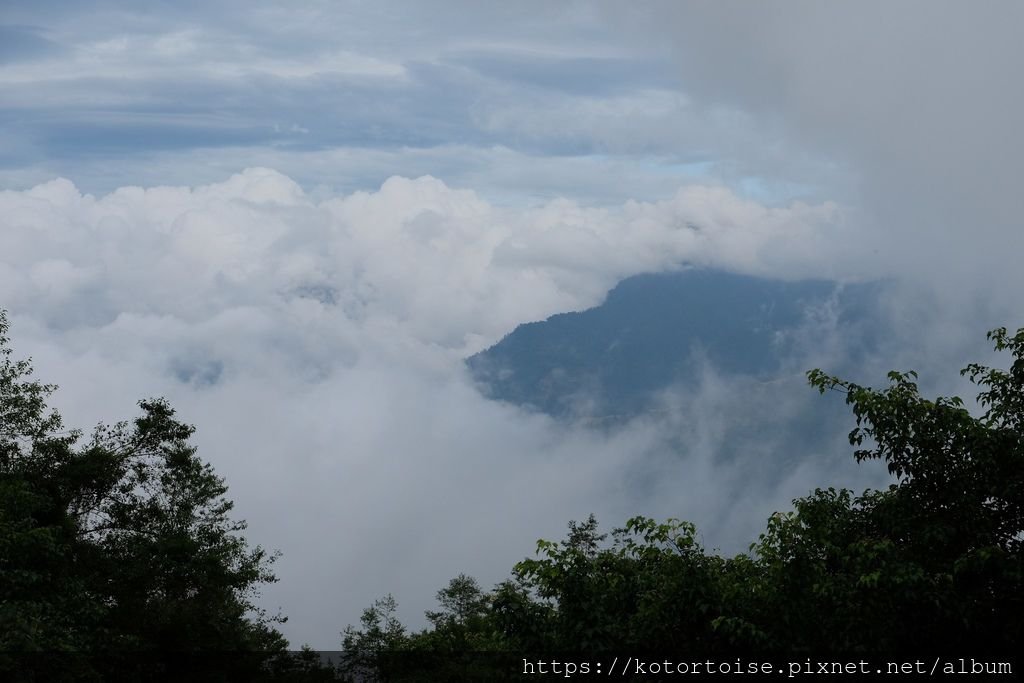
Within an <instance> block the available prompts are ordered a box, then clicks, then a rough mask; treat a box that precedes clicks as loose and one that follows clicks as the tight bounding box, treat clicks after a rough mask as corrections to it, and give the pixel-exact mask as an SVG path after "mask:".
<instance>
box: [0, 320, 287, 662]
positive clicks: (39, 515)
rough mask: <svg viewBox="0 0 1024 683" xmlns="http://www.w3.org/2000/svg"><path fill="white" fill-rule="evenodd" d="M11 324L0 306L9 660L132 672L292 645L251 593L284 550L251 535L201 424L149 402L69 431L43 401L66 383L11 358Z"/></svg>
mask: <svg viewBox="0 0 1024 683" xmlns="http://www.w3.org/2000/svg"><path fill="white" fill-rule="evenodd" d="M7 330H8V323H7V318H6V316H5V314H4V313H3V312H2V311H0V653H6V655H4V654H0V666H3V665H7V666H13V665H15V664H17V662H12V661H10V659H9V658H10V657H13V656H15V655H13V654H12V653H21V654H20V656H21V657H22V658H24V657H25V656H27V654H26V653H31V652H40V653H48V654H51V655H52V654H55V653H65V654H66V655H67V656H65V657H64V658H62V659H61V660H60V661H61V662H62V663H63V665H64V666H68V665H69V663H73V662H74V661H75V657H74V655H75V654H76V653H78V654H83V653H89V654H96V653H104V655H105V661H107V663H108V665H109V670H114V669H118V670H121V671H123V670H125V667H128V666H129V665H130V661H129V660H131V659H132V658H134V659H135V661H139V658H138V657H137V656H136V655H137V654H138V653H144V652H178V653H199V652H208V653H226V652H239V651H252V652H279V651H283V650H284V649H285V648H286V642H285V640H284V638H283V637H282V636H281V634H280V633H279V632H278V631H277V630H276V628H275V626H274V623H275V621H278V620H279V618H278V617H276V616H269V615H267V614H265V613H264V612H263V611H262V610H260V609H259V608H258V607H257V605H256V603H255V601H254V598H255V597H256V591H257V589H258V587H259V586H260V585H261V584H265V583H267V582H271V581H274V580H276V579H275V577H274V574H273V573H272V571H271V565H272V563H273V560H274V556H273V555H271V554H268V553H267V551H265V550H264V549H263V548H261V547H259V546H256V547H252V546H250V545H249V543H248V542H247V541H246V540H245V538H244V537H243V536H242V535H241V532H242V531H243V530H244V529H245V523H244V522H241V521H237V520H234V519H232V517H231V515H230V513H231V510H232V505H233V504H232V502H231V501H230V500H228V499H227V498H226V493H227V487H226V485H225V483H224V480H223V479H221V478H220V477H218V476H217V475H216V474H215V473H214V471H213V469H212V468H211V467H210V465H209V464H206V463H204V462H203V461H202V460H200V459H199V457H198V456H197V453H196V449H195V447H194V446H192V445H191V444H190V441H189V440H190V438H191V437H192V434H193V428H192V427H190V426H188V425H186V424H183V423H182V422H180V421H178V420H177V419H175V413H174V410H173V409H172V408H171V407H170V405H168V403H167V402H166V401H164V400H162V399H150V400H144V401H141V402H140V403H139V407H140V409H141V410H140V414H139V416H138V417H136V418H135V419H134V420H132V421H130V422H121V423H118V424H115V425H113V426H107V425H100V426H98V427H97V428H96V429H95V430H94V431H93V432H92V434H91V435H90V436H88V437H86V436H84V435H83V434H82V432H80V431H79V430H75V429H65V427H64V425H63V422H62V420H61V417H60V415H59V414H57V413H56V412H55V411H53V410H51V409H48V408H47V406H46V401H47V398H48V396H49V395H50V394H51V393H52V392H53V391H54V389H55V387H54V386H53V385H49V384H44V383H42V382H40V381H38V380H35V379H33V378H32V366H31V364H30V362H29V361H28V360H15V359H14V358H13V357H12V351H11V349H10V346H9V343H8V337H7ZM4 656H6V657H8V660H6V661H5V660H3V659H2V658H3V657H4ZM83 657H84V654H83ZM95 661H96V660H95V659H91V660H90V661H89V662H86V661H84V660H83V661H82V662H81V663H80V664H81V666H83V667H86V668H87V669H88V667H90V666H93V664H94V663H95ZM21 663H22V664H24V661H22V662H21Z"/></svg>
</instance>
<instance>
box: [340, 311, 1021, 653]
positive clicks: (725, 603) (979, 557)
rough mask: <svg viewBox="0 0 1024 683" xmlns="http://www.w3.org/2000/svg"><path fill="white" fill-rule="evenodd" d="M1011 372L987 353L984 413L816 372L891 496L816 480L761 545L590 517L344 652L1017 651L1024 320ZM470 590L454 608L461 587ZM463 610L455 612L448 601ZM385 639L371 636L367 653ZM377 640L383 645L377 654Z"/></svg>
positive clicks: (1009, 342) (1000, 336) (1002, 345)
mask: <svg viewBox="0 0 1024 683" xmlns="http://www.w3.org/2000/svg"><path fill="white" fill-rule="evenodd" d="M989 338H990V339H991V340H992V341H994V343H995V348H996V349H997V350H999V351H1009V352H1010V354H1011V355H1012V362H1011V365H1010V368H1009V369H1008V370H1001V369H993V368H989V367H985V366H981V365H977V364H973V365H970V366H968V367H967V368H966V369H965V370H964V371H963V374H965V375H967V376H968V377H969V378H970V379H971V380H972V381H973V382H974V383H976V384H977V385H978V386H979V388H980V390H981V392H980V394H979V397H978V400H979V405H980V407H981V410H982V411H983V414H981V415H980V416H975V415H972V414H971V413H970V412H969V411H968V410H967V409H966V408H965V407H964V405H963V402H962V401H961V400H960V399H959V398H955V397H954V398H941V397H940V398H937V399H934V400H929V399H926V398H924V397H922V396H921V395H920V393H919V391H918V387H917V384H916V381H915V380H916V375H915V374H914V373H912V372H910V373H898V372H893V373H890V375H889V380H890V385H889V386H888V387H887V388H885V389H883V390H874V389H871V388H868V387H862V386H859V385H857V384H853V383H851V382H847V381H843V380H841V379H838V378H835V377H831V376H829V375H826V374H825V373H822V372H821V371H817V370H815V371H812V372H810V373H808V377H809V381H810V383H811V385H812V386H814V387H816V388H817V389H819V390H820V391H821V392H822V393H824V392H826V391H829V390H835V391H839V392H843V393H844V394H845V398H846V402H847V403H848V404H849V405H850V406H851V408H852V411H853V414H854V417H855V419H856V427H855V429H854V430H853V431H852V432H851V433H850V443H851V444H852V445H853V446H855V447H856V450H855V453H854V456H855V457H856V458H857V460H858V461H872V460H878V461H882V462H884V463H885V464H886V465H887V466H888V469H889V472H890V473H891V474H892V476H893V478H894V483H893V484H892V485H891V486H889V488H888V489H887V490H883V491H867V492H865V493H863V494H862V495H855V494H854V493H853V492H851V491H848V490H835V489H827V490H822V489H819V490H816V491H814V492H813V493H812V494H811V495H810V496H808V497H806V498H801V499H798V500H796V501H794V508H793V510H792V511H790V512H787V513H777V514H775V515H773V516H772V517H771V519H770V520H769V522H768V526H767V529H766V531H765V532H764V533H763V534H762V535H761V537H760V538H759V540H758V541H757V542H756V543H754V544H753V545H751V547H750V552H749V553H746V554H742V555H739V556H736V557H731V558H723V557H720V556H718V555H715V554H709V553H707V552H705V551H704V549H702V548H701V547H700V545H699V543H698V542H697V537H696V532H695V529H694V527H693V526H692V525H690V524H688V523H685V522H680V521H677V520H669V521H668V522H666V523H663V524H661V523H656V522H655V521H653V520H650V519H645V518H642V517H637V518H634V519H631V520H629V521H628V522H627V523H626V525H625V526H624V527H623V528H621V529H617V530H615V531H613V532H612V535H611V539H610V542H609V539H608V538H607V537H606V536H605V535H602V534H600V533H599V532H598V527H597V522H596V521H595V520H594V518H593V517H591V518H590V519H588V520H587V521H586V522H583V523H571V524H570V528H569V534H568V537H567V539H566V540H564V541H561V542H550V541H539V542H538V547H537V557H535V558H531V559H526V560H523V561H522V562H520V563H519V564H517V565H516V566H515V568H514V570H513V572H512V577H511V579H510V580H508V581H506V582H504V583H502V584H500V585H498V586H497V587H496V588H495V589H494V590H493V591H489V592H483V591H481V590H480V588H479V587H478V586H477V585H476V583H475V582H473V581H472V580H471V579H468V578H467V577H459V578H458V579H455V580H454V581H453V582H452V584H451V586H449V588H448V589H446V591H447V592H446V591H442V593H441V595H440V596H439V597H441V602H442V604H444V605H448V607H447V609H446V611H445V612H444V614H446V615H447V616H445V617H444V618H438V617H436V616H431V619H430V621H431V625H430V627H428V628H427V629H425V630H423V631H422V632H419V633H407V632H406V631H405V629H404V628H403V627H402V626H401V624H398V623H397V622H396V621H395V620H394V619H393V616H391V613H392V612H393V610H394V602H393V600H389V601H388V602H387V610H388V611H387V613H386V614H385V613H383V612H381V611H380V609H379V606H378V608H375V609H371V610H368V611H367V614H366V615H365V616H364V621H363V628H362V629H356V628H352V627H350V628H349V629H348V630H347V631H346V634H345V643H344V644H345V647H346V649H348V650H349V651H351V652H353V653H357V654H361V655H362V656H363V659H362V660H361V662H362V664H363V665H364V666H365V665H366V664H367V662H368V661H370V662H372V661H373V655H374V654H375V653H379V652H380V651H382V650H384V649H387V650H390V651H393V650H396V649H397V650H416V649H418V648H428V649H431V650H432V651H439V650H440V651H444V650H446V649H447V650H449V651H452V652H456V651H458V650H459V649H460V648H467V647H471V648H477V649H492V650H522V651H574V652H580V651H601V650H604V651H617V652H628V651H633V652H638V651H641V652H642V651H645V650H646V651H658V652H670V653H673V654H675V655H679V656H683V655H687V654H692V655H695V656H699V657H708V656H714V655H726V656H728V655H735V654H737V653H741V652H751V651H759V652H771V653H775V654H779V655H782V654H785V655H790V656H797V655H801V654H808V655H820V654H823V653H829V652H836V653H839V652H842V653H856V652H860V653H883V652H889V653H891V652H917V653H919V652H925V651H928V652H935V653H939V652H942V653H953V652H960V653H964V652H971V651H978V650H977V649H972V648H981V649H984V650H986V651H992V650H997V651H1002V652H1015V651H1016V647H1017V646H1018V645H1019V643H1020V642H1024V604H1022V603H1024V559H1022V541H1024V508H1022V504H1024V329H1022V330H1020V331H1018V332H1017V333H1016V334H1015V335H1010V334H1009V333H1008V332H1007V331H1006V330H1005V329H998V330H995V331H993V332H991V333H989ZM452 594H456V595H459V596H460V598H459V600H458V601H457V602H455V603H453V602H452V601H451V600H450V599H449V600H447V601H446V599H447V598H449V597H450V596H451V595H452ZM453 604H454V605H459V606H461V607H459V608H457V609H456V608H453V607H452V605H453ZM371 644H372V647H369V646H370V645H371ZM373 648H377V649H376V650H374V649H373Z"/></svg>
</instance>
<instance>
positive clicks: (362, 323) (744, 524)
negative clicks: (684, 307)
mask: <svg viewBox="0 0 1024 683" xmlns="http://www.w3.org/2000/svg"><path fill="white" fill-rule="evenodd" d="M143 9H144V11H143ZM1022 15H1024V6H1022V5H1020V4H1019V3H1013V2H998V1H995V2H989V3H985V4H983V5H968V4H965V3H959V4H956V3H944V2H938V3H935V2H928V3H925V2H911V1H908V2H902V3H899V4H898V5H893V4H892V3H883V2H860V3H847V4H843V5H839V4H836V3H827V4H826V3H812V2H796V1H793V2H787V3H773V4H762V5H756V6H751V5H743V6H742V7H740V6H739V5H737V4H732V3H714V4H712V3H690V2H639V3H628V4H627V3H600V2H564V3H542V2H519V3H497V2H484V3H476V2H473V3H470V2H462V1H443V0H439V1H438V2H432V3H411V2H410V3H393V2H373V3H369V2H302V3H288V4H281V3H271V2H261V1H255V2H253V1H249V2H244V3H243V2H231V1H228V0H224V1H212V2H209V1H207V2H201V3H200V2H189V1H184V2H173V3H171V2H156V3H147V4H146V5H145V7H144V8H143V6H141V5H139V4H138V3H131V2H123V1H122V2H118V1H116V0H111V1H102V0H86V1H85V2H75V3H70V2H40V1H39V0H36V1H34V2H21V1H19V0H7V1H6V2H4V3H3V6H2V7H0V307H3V308H5V309H6V310H7V311H8V312H9V314H10V318H11V323H12V330H11V336H12V341H13V345H14V348H15V350H16V352H17V353H19V354H21V355H31V356H32V357H33V358H34V361H35V365H36V368H37V373H38V375H39V376H40V377H41V378H42V379H44V380H46V381H53V382H56V383H58V384H60V385H61V389H60V391H59V392H58V393H57V394H56V395H55V397H54V404H55V405H56V406H57V407H59V408H60V409H61V411H62V412H63V413H64V414H65V418H66V420H65V421H66V422H67V423H69V424H76V425H82V426H88V425H91V424H95V423H96V422H98V421H101V420H102V421H115V420H118V419H124V418H128V417H131V416H132V415H133V414H134V411H135V402H136V401H137V400H139V399H141V398H145V397H148V396H159V395H162V396H166V397H168V398H169V399H170V400H171V402H172V404H173V405H175V407H177V409H178V410H179V414H180V415H181V417H182V418H183V419H185V420H186V421H188V422H191V423H193V424H195V425H196V427H197V430H198V431H197V437H196V438H197V444H198V445H199V446H200V454H201V455H203V457H205V458H206V459H208V460H209V461H210V462H212V463H213V464H214V466H215V467H216V469H217V471H218V472H219V473H221V474H222V475H224V476H226V477H227V481H228V484H229V486H230V487H231V496H232V497H233V498H234V500H235V501H236V503H237V508H236V509H237V510H238V512H239V514H240V516H242V517H245V518H246V519H248V520H249V522H250V529H249V537H250V538H251V539H252V540H253V541H254V542H258V543H260V544H262V545H264V546H267V547H269V548H277V549H280V550H281V551H282V553H283V556H282V559H281V560H280V561H279V562H278V565H277V570H278V574H279V576H280V577H281V581H280V583H279V584H276V585H274V586H271V587H268V588H267V589H266V590H265V591H264V597H263V600H264V604H266V605H267V606H268V607H270V608H271V609H272V610H276V609H277V608H278V607H279V608H280V609H281V611H282V612H283V613H285V614H287V615H288V616H289V618H290V621H289V622H288V624H286V625H285V627H284V630H285V633H286V635H287V636H288V637H289V638H291V639H292V642H293V644H295V645H298V644H301V643H303V642H308V643H310V644H312V645H313V646H315V647H320V648H328V649H329V648H332V647H337V645H338V642H339V640H340V638H339V637H338V635H337V634H338V631H340V630H341V629H342V628H343V627H344V626H345V625H346V624H349V623H355V622H357V620H358V617H359V612H360V610H361V609H362V608H363V607H365V606H368V605H369V604H370V603H371V602H372V601H373V600H374V599H375V598H377V597H380V596H382V595H384V594H385V593H388V592H391V593H393V594H394V595H395V597H396V598H397V599H398V601H399V604H400V605H401V613H402V616H403V617H404V618H406V619H407V620H409V621H410V622H416V620H417V619H419V620H420V622H422V617H421V616H417V615H421V613H422V610H423V609H426V608H430V607H432V604H431V603H432V596H433V593H434V592H435V591H436V590H437V589H439V588H441V587H442V586H443V585H444V584H445V583H446V582H447V580H448V579H449V578H451V577H452V576H455V575H456V574H458V573H459V572H467V573H471V574H475V575H477V576H478V578H480V579H481V581H482V583H484V584H485V585H490V584H493V583H494V582H496V581H499V580H501V579H503V578H505V576H507V573H508V570H509V568H510V567H511V565H512V563H513V562H515V561H516V560H518V559H521V558H522V557H524V556H527V555H529V554H530V553H531V552H532V550H533V544H534V542H535V540H536V539H537V538H538V537H546V538H557V537H560V536H561V535H562V533H563V532H564V529H565V524H566V523H567V522H568V521H569V520H570V519H582V518H585V517H586V515H587V514H589V513H590V512H595V513H597V515H598V518H599V519H601V520H603V521H604V522H605V524H606V525H607V526H614V525H617V524H621V523H622V522H623V521H624V520H625V519H626V518H627V517H628V516H631V515H632V514H636V513H639V512H643V513H647V514H652V515H655V516H659V517H667V516H676V517H683V518H689V519H693V520H694V521H695V522H697V523H698V526H699V527H700V528H701V529H702V532H703V534H704V539H705V542H706V543H707V545H708V546H709V547H722V548H725V549H728V550H729V551H732V552H735V551H739V550H742V549H743V548H745V546H746V543H748V542H749V541H751V540H753V539H754V537H756V533H757V531H758V530H759V529H761V528H762V527H763V523H764V519H765V518H766V516H767V515H768V514H770V512H771V511H773V510H776V509H779V508H780V507H784V506H785V504H786V501H788V500H789V499H791V498H793V497H795V496H798V495H804V494H806V493H807V492H808V490H809V489H810V488H812V487H813V486H815V485H819V484H823V483H827V482H830V481H836V482H841V483H842V482H845V483H853V484H865V485H866V483H874V482H877V477H875V478H873V475H872V474H871V473H870V472H865V471H864V468H855V467H851V466H850V463H849V460H850V458H849V449H848V447H845V446H844V445H843V443H842V439H841V438H839V439H838V440H837V444H836V453H835V454H829V456H828V458H819V459H817V460H815V459H812V458H809V457H808V458H803V459H798V460H796V461H794V464H793V465H792V466H791V467H789V468H788V469H785V470H784V471H783V472H782V473H781V474H779V475H778V476H777V477H776V479H775V480H773V482H772V484H771V486H767V487H765V486H763V485H762V486H760V487H759V486H758V481H759V472H760V471H759V470H758V467H763V466H759V465H758V464H757V462H758V461H757V460H756V458H754V457H753V456H752V457H751V458H750V459H748V460H745V461H743V462H741V463H735V462H733V463H724V462H721V461H720V460H716V458H715V446H716V444H717V443H720V442H721V440H722V439H723V438H724V435H725V434H727V433H728V432H729V430H730V422H729V414H730V412H731V411H734V409H735V406H736V405H740V404H742V405H744V406H745V409H744V410H745V411H746V412H747V413H750V414H754V415H757V416H759V419H763V420H764V421H765V423H766V424H767V423H770V422H771V421H772V419H773V416H775V415H776V414H777V413H778V412H779V411H782V412H783V413H785V411H787V410H796V409H797V408H798V407H799V406H800V405H802V402H803V401H804V400H806V399H807V397H806V394H807V393H808V392H809V390H808V389H806V388H805V387H802V386H801V382H799V381H795V382H785V383H783V386H781V388H778V392H777V394H775V395H771V396H768V395H765V394H764V393H763V392H757V391H753V392H752V391H750V387H747V386H738V385H736V382H735V380H730V379H727V378H722V377H717V376H715V375H714V373H713V372H710V371H709V373H708V374H707V375H706V376H705V379H704V381H703V382H702V383H701V385H700V386H699V387H697V388H693V387H690V388H689V389H688V390H687V391H686V392H685V393H680V394H678V395H673V396H666V397H665V400H666V402H667V403H668V404H670V405H672V406H673V415H674V417H673V418H672V419H670V420H667V421H653V420H646V421H643V420H641V421H638V422H637V423H635V424H632V425H629V426H628V427H626V428H624V429H622V430H620V431H617V432H615V433H614V434H606V433H596V432H593V431H588V430H587V429H583V428H578V427H574V426H571V425H563V424H556V423H553V422H551V421H550V420H548V419H547V418H545V417H543V416H538V415H531V414H528V413H525V412H523V411H521V410H518V409H516V408H514V407H511V406H506V405H501V404H496V403H493V402H489V401H487V400H485V399H484V398H482V396H481V395H480V394H479V392H478V391H476V389H475V387H474V386H473V385H472V383H471V381H470V379H469V378H468V377H467V376H466V372H465V368H464V367H463V365H462V360H463V359H464V358H466V357H467V356H469V355H471V354H473V353H475V352H477V351H480V350H482V349H484V348H487V347H488V346H489V345H491V344H493V343H495V342H497V341H498V340H500V339H501V338H502V336H504V335H505V334H507V333H508V332H510V331H512V330H513V329H514V328H515V326H516V325H518V324H520V323H523V322H528V321H533V320H541V319H544V318H545V317H547V316H550V315H552V314H554V313H558V312H564V311H571V310H581V309H584V308H587V307H589V306H593V305H596V304H598V303H600V301H601V300H602V298H603V296H604V294H605V292H607V290H608V289H610V288H611V287H612V286H614V284H615V283H616V282H617V281H619V280H620V279H622V278H624V277H627V276H629V275H633V274H637V273H642V272H656V271H662V270H667V269H672V268H677V267H679V266H680V265H681V264H694V265H705V266H714V267H719V268H725V269H728V270H733V271H736V272H743V273H752V274H757V275H763V276H770V277H780V278H786V279H795V278H802V277H825V278H833V279H837V280H839V281H859V280H872V279H883V280H885V281H887V282H891V283H892V288H891V290H890V292H891V293H890V295H889V298H888V300H887V302H886V316H887V318H886V319H887V320H888V321H889V323H888V326H889V329H887V330H886V332H887V334H889V335H890V338H891V340H892V342H891V343H890V344H889V345H888V347H887V350H888V353H889V355H887V356H886V357H885V358H879V359H878V361H877V367H874V366H873V367H871V368H866V369H865V372H866V373H867V374H871V372H874V371H875V370H880V371H881V370H885V369H890V368H891V367H913V368H916V369H919V370H928V369H934V370H935V374H934V378H933V379H928V378H925V377H924V373H922V374H923V379H922V383H923V384H924V385H925V386H927V387H928V388H934V389H935V390H937V391H938V390H942V391H956V392H961V393H964V394H965V395H968V394H969V388H965V387H964V386H963V384H962V383H961V382H960V381H959V378H956V377H953V376H954V375H955V372H953V370H955V369H957V368H959V367H961V366H962V365H963V364H965V363H966V362H969V361H972V360H978V359H980V360H984V359H985V358H986V356H985V355H984V354H985V353H986V352H987V350H988V349H987V345H986V344H985V340H984V331H985V330H987V329H990V328H991V327H994V326H996V325H1007V326H1010V327H1018V326H1020V325H1021V324H1024V323H1022V320H1024V304H1021V303H1020V301H1019V298H1020V297H1019V295H1018V292H1020V291H1021V289H1022V287H1024V269H1022V268H1020V267H1019V263H1018V262H1019V260H1020V257H1019V255H1020V254H1021V253H1024V238H1022V231H1021V226H1020V222H1021V219H1020V217H1021V216H1022V215H1024V192H1022V181H1024V172H1022V167H1021V159H1022V158H1024V135H1022V133H1021V130H1020V126H1021V123H1020V122H1021V121H1024V90H1022V89H1021V88H1020V87H1019V74H1020V73H1022V72H1024V49H1022V48H1021V47H1020V45H1022V44H1024V41H1022V40H1021V36H1020V35H1019V34H1020V27H1021V26H1024V21H1022V19H1024V16H1022ZM695 228H696V229H695ZM806 332H807V334H808V335H809V337H808V338H809V339H828V338H830V337H828V333H827V331H823V330H822V329H820V328H813V329H812V328H808V330H807V331H806ZM812 346H813V345H809V346H808V348H811V347H812ZM830 348H831V347H830V346H829V345H828V344H818V345H817V346H816V347H815V348H814V351H813V352H810V351H809V352H808V357H807V361H808V362H814V363H820V364H827V361H828V360H829V353H830ZM942 373H945V374H944V375H943V374H942ZM681 434H682V435H683V437H684V438H683V440H684V441H685V442H686V443H687V444H688V447H687V450H686V452H685V453H684V454H683V456H682V464H681V462H680V456H679V454H678V453H675V454H671V453H670V451H671V449H670V448H669V447H668V446H667V444H669V443H670V442H673V441H674V440H676V439H679V438H680V435H681ZM779 439H784V437H783V436H780V435H776V434H772V435H765V436H763V438H761V439H760V440H759V441H758V442H757V443H752V444H751V450H752V453H761V452H768V451H771V450H772V449H776V448H791V447H794V446H793V444H790V443H788V442H785V441H784V440H783V441H779ZM805 455H806V454H805ZM760 481H761V483H762V484H763V481H764V480H763V477H762V478H761V479H760Z"/></svg>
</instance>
